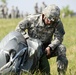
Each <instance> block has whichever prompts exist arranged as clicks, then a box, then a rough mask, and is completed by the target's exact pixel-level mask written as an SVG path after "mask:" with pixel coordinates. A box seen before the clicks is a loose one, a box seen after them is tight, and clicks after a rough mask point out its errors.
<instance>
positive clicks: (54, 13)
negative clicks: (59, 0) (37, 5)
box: [42, 4, 60, 21]
mask: <svg viewBox="0 0 76 75" xmlns="http://www.w3.org/2000/svg"><path fill="white" fill-rule="evenodd" d="M42 14H44V15H45V17H47V18H49V19H50V20H52V21H54V20H55V19H56V20H58V19H59V16H60V8H59V7H58V6H56V5H55V4H52V5H49V6H47V7H46V8H45V9H44V10H43V11H42Z"/></svg>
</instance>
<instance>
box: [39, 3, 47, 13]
mask: <svg viewBox="0 0 76 75" xmlns="http://www.w3.org/2000/svg"><path fill="white" fill-rule="evenodd" d="M46 6H47V5H46V4H45V2H42V5H41V7H40V13H42V11H43V10H44V8H45V7H46Z"/></svg>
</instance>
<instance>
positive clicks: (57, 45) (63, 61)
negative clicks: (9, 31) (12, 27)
mask: <svg viewBox="0 0 76 75" xmlns="http://www.w3.org/2000/svg"><path fill="white" fill-rule="evenodd" d="M47 16H48V15H47ZM25 29H28V34H29V36H30V37H32V38H35V39H39V40H41V41H42V43H43V51H44V50H45V48H46V47H47V46H49V47H50V48H51V55H50V57H54V56H57V70H58V72H59V74H60V72H64V73H65V70H66V69H67V65H68V60H67V58H66V48H65V46H64V45H63V44H62V41H63V36H64V34H65V31H64V27H63V24H62V22H61V20H60V19H58V20H56V21H55V22H54V23H52V24H51V25H45V24H44V22H43V21H42V16H41V14H39V15H30V16H28V17H26V19H24V20H22V21H21V22H20V23H19V24H18V26H17V28H16V30H18V31H20V32H21V33H24V31H25ZM40 70H42V71H44V72H46V73H50V66H49V63H48V60H47V58H46V56H45V55H44V56H42V58H41V60H40ZM47 75H49V74H47Z"/></svg>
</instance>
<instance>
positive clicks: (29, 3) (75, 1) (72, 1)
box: [7, 0, 76, 13]
mask: <svg viewBox="0 0 76 75" xmlns="http://www.w3.org/2000/svg"><path fill="white" fill-rule="evenodd" d="M43 1H44V2H45V3H46V4H47V5H50V4H56V5H58V6H59V7H60V9H61V8H62V7H65V6H67V5H69V6H70V9H71V10H73V11H75V12H76V0H7V3H8V5H7V6H8V8H9V10H10V9H11V7H12V6H15V7H16V6H18V8H19V10H20V11H23V12H24V13H25V12H29V13H34V6H35V3H36V2H38V6H39V7H40V5H41V3H42V2H43Z"/></svg>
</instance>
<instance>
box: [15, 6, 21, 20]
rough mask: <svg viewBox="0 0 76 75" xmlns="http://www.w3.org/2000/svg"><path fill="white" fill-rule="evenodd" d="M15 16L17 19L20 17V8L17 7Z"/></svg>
mask: <svg viewBox="0 0 76 75" xmlns="http://www.w3.org/2000/svg"><path fill="white" fill-rule="evenodd" d="M15 16H16V18H19V17H20V11H19V9H18V7H16V9H15Z"/></svg>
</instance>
